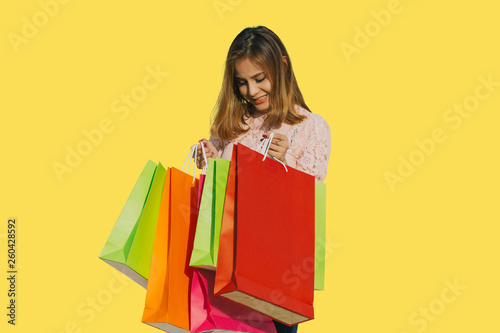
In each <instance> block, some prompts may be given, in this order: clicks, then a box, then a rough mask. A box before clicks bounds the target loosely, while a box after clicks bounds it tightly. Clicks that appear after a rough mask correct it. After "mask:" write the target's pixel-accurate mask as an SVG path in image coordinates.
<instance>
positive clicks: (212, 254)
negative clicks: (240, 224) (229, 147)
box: [189, 158, 230, 270]
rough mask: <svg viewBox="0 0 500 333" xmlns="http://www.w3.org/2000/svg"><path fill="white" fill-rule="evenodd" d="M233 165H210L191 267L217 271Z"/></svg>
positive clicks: (213, 162) (218, 162)
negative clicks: (223, 217)
mask: <svg viewBox="0 0 500 333" xmlns="http://www.w3.org/2000/svg"><path fill="white" fill-rule="evenodd" d="M229 164H230V162H229V161H228V160H225V159H222V158H217V159H210V160H209V161H208V167H207V172H206V176H205V183H204V185H203V192H202V196H201V202H200V211H199V214H198V222H197V224H196V234H195V238H194V244H193V252H192V253H191V260H190V262H189V265H190V266H194V267H200V268H205V269H211V270H215V269H216V267H217V254H218V253H219V239H220V229H221V224H222V212H223V210H224V199H225V197H226V186H227V178H228V175H229Z"/></svg>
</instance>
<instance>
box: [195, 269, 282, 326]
mask: <svg viewBox="0 0 500 333" xmlns="http://www.w3.org/2000/svg"><path fill="white" fill-rule="evenodd" d="M214 282H215V272H214V271H209V270H205V269H195V271H194V276H193V284H192V286H191V333H204V332H214V331H217V332H221V331H223V332H228V333H230V332H250V333H275V332H276V326H275V325H274V323H273V321H272V319H271V318H270V317H268V316H265V315H263V314H261V313H259V312H256V311H254V310H251V309H248V308H246V307H244V306H242V305H239V304H235V303H234V302H231V301H229V300H227V299H225V298H222V297H219V296H215V295H214Z"/></svg>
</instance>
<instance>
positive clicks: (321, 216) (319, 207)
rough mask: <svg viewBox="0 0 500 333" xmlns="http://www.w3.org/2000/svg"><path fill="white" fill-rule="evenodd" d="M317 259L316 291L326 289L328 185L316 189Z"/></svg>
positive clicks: (315, 271) (319, 185)
mask: <svg viewBox="0 0 500 333" xmlns="http://www.w3.org/2000/svg"><path fill="white" fill-rule="evenodd" d="M314 203H315V240H316V242H315V251H314V253H315V257H314V289H315V290H324V289H325V255H326V253H325V243H326V184H323V183H316V187H315V200H314Z"/></svg>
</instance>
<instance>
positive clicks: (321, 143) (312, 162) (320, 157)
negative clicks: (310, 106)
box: [210, 105, 331, 183]
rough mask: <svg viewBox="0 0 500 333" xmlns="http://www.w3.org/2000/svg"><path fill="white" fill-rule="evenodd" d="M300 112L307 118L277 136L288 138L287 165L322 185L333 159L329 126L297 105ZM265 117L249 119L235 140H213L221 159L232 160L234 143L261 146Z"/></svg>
mask: <svg viewBox="0 0 500 333" xmlns="http://www.w3.org/2000/svg"><path fill="white" fill-rule="evenodd" d="M296 110H297V113H298V114H300V115H304V116H306V117H307V118H306V119H304V121H303V122H302V123H299V124H297V125H288V124H282V125H281V127H280V128H279V129H276V130H274V132H275V133H280V134H284V135H286V136H287V137H288V139H289V148H288V151H287V153H286V162H287V164H288V165H290V166H291V167H293V168H296V169H298V170H301V171H303V172H306V173H308V174H310V175H313V176H314V177H315V179H316V182H319V183H321V182H323V180H324V179H325V177H326V171H327V166H328V161H329V158H330V149H331V147H330V140H331V137H330V127H329V126H328V123H327V122H326V121H325V120H324V119H323V118H322V117H321V116H320V115H318V114H314V113H310V112H309V111H307V110H305V109H304V108H302V107H300V106H298V105H296ZM263 122H264V118H263V116H260V117H257V118H249V119H248V120H247V124H248V127H249V130H248V132H246V133H244V134H242V135H240V136H239V137H237V138H236V139H234V140H232V141H230V142H229V141H224V142H221V141H219V140H217V139H215V138H214V137H210V141H211V142H212V143H213V144H214V146H215V148H216V149H217V152H218V157H221V158H224V159H227V160H230V159H231V156H232V152H233V145H234V144H235V143H242V144H244V145H245V146H247V147H249V148H252V149H254V150H257V149H258V148H259V146H260V143H261V141H260V140H261V139H262V135H263V134H265V133H266V132H267V130H268V129H267V128H264V126H263Z"/></svg>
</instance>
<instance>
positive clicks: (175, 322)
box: [141, 168, 199, 333]
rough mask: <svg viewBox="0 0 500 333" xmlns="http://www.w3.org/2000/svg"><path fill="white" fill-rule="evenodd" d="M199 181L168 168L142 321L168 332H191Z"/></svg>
mask: <svg viewBox="0 0 500 333" xmlns="http://www.w3.org/2000/svg"><path fill="white" fill-rule="evenodd" d="M198 189H199V181H198V179H195V178H194V176H191V175H188V174H186V173H185V172H183V171H181V170H178V169H176V168H168V171H167V177H166V181H165V184H164V189H163V192H164V195H163V196H162V199H161V205H160V211H159V216H158V223H157V228H156V234H155V239H154V247H153V255H152V259H151V271H150V274H149V281H148V286H147V291H146V300H145V306H144V311H143V315H142V319H141V321H142V322H143V323H146V324H149V325H151V326H154V327H157V328H159V329H161V330H164V331H167V332H174V333H177V332H182V333H188V332H189V327H190V326H189V295H190V288H191V282H192V278H193V269H194V268H192V267H189V265H188V263H189V255H190V254H191V251H192V246H193V240H194V232H195V229H196V221H197V218H198V207H197V201H198Z"/></svg>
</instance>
